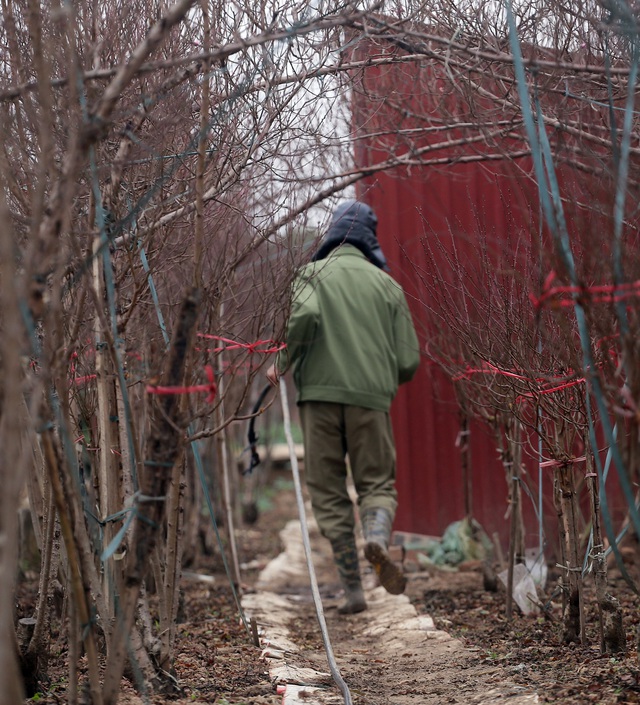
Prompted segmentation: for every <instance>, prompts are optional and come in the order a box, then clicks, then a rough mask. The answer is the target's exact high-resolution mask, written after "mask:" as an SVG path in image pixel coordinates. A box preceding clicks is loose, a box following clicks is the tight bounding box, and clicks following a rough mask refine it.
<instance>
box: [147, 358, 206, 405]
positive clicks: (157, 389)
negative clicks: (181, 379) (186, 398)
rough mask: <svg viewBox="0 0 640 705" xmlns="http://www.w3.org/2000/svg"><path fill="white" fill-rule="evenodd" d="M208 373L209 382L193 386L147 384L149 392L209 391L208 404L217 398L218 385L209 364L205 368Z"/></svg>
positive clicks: (187, 392)
mask: <svg viewBox="0 0 640 705" xmlns="http://www.w3.org/2000/svg"><path fill="white" fill-rule="evenodd" d="M204 371H205V374H206V375H207V380H208V383H207V384H196V385H194V386H191V387H162V386H158V385H155V384H148V385H147V394H196V393H198V392H207V400H206V401H207V404H211V403H212V402H213V400H214V399H215V398H216V393H217V391H218V387H217V386H216V381H215V376H214V374H213V367H211V365H207V366H206V367H205V368H204Z"/></svg>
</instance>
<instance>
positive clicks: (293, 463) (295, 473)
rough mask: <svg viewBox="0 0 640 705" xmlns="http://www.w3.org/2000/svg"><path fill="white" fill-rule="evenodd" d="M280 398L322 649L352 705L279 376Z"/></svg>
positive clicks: (335, 677) (341, 690)
mask: <svg viewBox="0 0 640 705" xmlns="http://www.w3.org/2000/svg"><path fill="white" fill-rule="evenodd" d="M280 399H281V402H282V417H283V422H284V432H285V435H286V437H287V443H288V445H289V456H290V458H291V471H292V474H293V484H294V486H295V490H296V500H297V502H298V513H299V515H300V526H301V527H302V543H303V544H304V553H305V556H306V558H307V569H308V571H309V578H310V580H311V593H312V595H313V602H314V604H315V607H316V615H317V616H318V624H319V625H320V631H321V632H322V641H323V642H324V649H325V651H326V652H327V661H328V662H329V670H330V671H331V675H332V677H333V680H334V681H335V684H336V685H337V686H338V688H339V689H340V692H341V693H342V696H343V697H344V702H345V705H352V700H351V693H350V691H349V688H348V686H347V684H346V683H345V682H344V679H343V678H342V676H341V675H340V671H339V670H338V665H337V664H336V660H335V658H334V655H333V649H332V648H331V642H330V641H329V632H328V630H327V623H326V621H325V619H324V612H323V610H322V600H321V598H320V591H319V590H318V581H317V580H316V571H315V569H314V567H313V561H312V559H311V543H310V541H309V529H308V527H307V515H306V513H305V509H304V499H303V497H302V484H301V482H300V470H299V468H298V456H297V454H296V449H295V444H294V442H293V436H292V435H291V415H290V414H289V399H288V397H287V385H286V384H285V381H284V379H283V378H282V377H280Z"/></svg>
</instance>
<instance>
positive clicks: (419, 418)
mask: <svg viewBox="0 0 640 705" xmlns="http://www.w3.org/2000/svg"><path fill="white" fill-rule="evenodd" d="M387 51H389V50H388V49H386V48H384V47H382V48H381V47H380V46H378V47H374V48H373V50H372V54H371V55H373V56H381V55H384V54H385V52H387ZM443 70H444V69H437V68H434V67H432V66H426V67H425V65H422V66H421V67H420V66H418V67H416V66H415V65H411V64H403V65H400V66H398V65H395V66H391V67H384V66H380V65H376V66H372V67H371V68H368V69H366V70H365V71H364V72H363V74H362V77H361V84H360V89H359V90H358V91H356V96H355V99H354V123H355V133H356V135H357V141H356V162H357V164H358V166H359V167H360V168H365V169H368V168H372V173H371V175H370V176H369V177H367V178H366V179H365V180H363V181H362V182H361V183H360V185H359V187H358V197H359V198H361V199H362V200H364V201H366V202H367V203H369V204H370V205H371V206H372V207H373V208H374V210H375V211H376V213H377V215H378V219H379V226H378V235H379V239H380V242H381V245H382V247H383V250H384V252H385V254H386V256H387V259H388V260H389V263H390V267H391V270H392V274H393V276H394V277H395V278H396V279H397V280H398V281H399V282H400V283H401V284H402V286H403V287H404V289H405V291H406V293H407V295H408V298H409V302H410V305H411V308H412V312H413V315H414V319H415V320H416V323H417V327H418V329H419V331H420V332H421V334H422V344H423V345H428V332H427V331H426V330H424V329H423V328H422V327H421V321H422V319H423V317H424V306H425V303H427V304H428V302H425V286H424V284H425V280H426V279H429V277H430V271H431V270H433V268H434V267H435V268H447V267H451V263H452V260H451V258H450V256H451V252H452V248H453V249H455V250H456V256H458V257H462V258H464V259H465V260H466V261H467V262H470V261H472V260H473V258H474V257H475V258H478V257H479V256H481V253H480V250H479V247H478V237H479V234H480V233H482V237H483V240H484V242H489V243H491V246H492V247H494V248H495V251H496V252H498V251H499V250H500V248H501V243H505V244H506V243H507V242H509V243H510V248H511V249H512V250H513V251H516V250H517V249H518V246H519V245H518V243H522V245H523V248H522V249H523V254H522V257H523V259H522V261H521V262H520V263H519V264H518V265H517V267H516V269H517V270H518V271H517V272H514V276H521V277H523V276H524V277H527V276H531V275H532V273H533V272H537V275H538V276H543V275H544V272H543V271H542V268H541V267H540V266H537V265H536V266H533V264H532V262H531V261H530V260H531V259H532V258H534V259H535V257H536V256H537V254H536V251H535V245H534V243H533V241H534V240H535V239H536V238H537V237H538V236H541V235H540V234H541V227H542V226H541V221H540V217H539V209H538V205H537V187H536V185H535V181H534V179H533V170H532V168H531V162H530V159H529V158H528V157H527V154H526V152H527V149H528V147H527V145H526V143H525V142H524V140H523V139H522V138H520V140H518V138H517V137H513V136H512V135H511V136H509V137H508V138H507V140H508V141H509V142H508V144H507V143H506V142H505V143H504V144H503V148H504V151H505V152H506V151H509V152H510V153H511V155H515V156H512V158H511V159H506V160H500V159H498V158H494V157H493V156H489V158H488V159H487V158H486V157H487V156H488V155H490V153H493V155H494V156H499V154H498V153H499V149H500V145H499V144H496V143H495V142H492V139H493V138H488V139H480V140H478V141H477V142H475V141H474V140H473V139H469V140H468V141H466V139H465V135H467V134H468V133H465V131H464V130H463V129H462V128H461V129H459V130H458V129H450V125H451V124H456V125H457V124H458V123H464V122H465V121H468V120H469V119H470V113H469V104H468V103H467V102H465V99H464V97H463V96H461V95H459V94H456V93H455V92H452V91H451V89H450V86H449V88H447V85H448V82H447V81H446V80H445V78H444V77H443V76H442V74H441V72H442V71H443ZM439 71H440V73H439ZM491 80H492V79H491V77H490V76H489V77H487V81H491ZM476 107H477V104H476ZM488 110H490V106H488ZM485 118H487V115H485ZM494 118H495V120H496V121H498V120H499V119H500V116H499V115H494ZM427 119H428V120H427ZM474 119H477V118H474ZM447 123H449V128H448V127H447ZM425 127H427V128H428V129H426V130H425V129H424V128H425ZM420 131H422V135H423V136H422V137H420V138H418V139H415V138H414V137H413V136H412V135H414V134H416V133H418V132H420ZM442 135H446V136H444V137H443V136H442ZM438 140H441V142H442V144H441V145H440V146H438V148H437V150H436V151H435V153H434V154H432V155H430V158H431V162H432V164H431V166H429V167H426V168H425V167H421V166H419V165H415V164H412V163H411V159H410V157H411V154H412V151H413V152H416V151H417V150H420V149H422V148H423V147H425V146H428V145H429V144H431V145H434V144H435V145H437V144H438ZM390 155H393V156H396V157H397V156H399V155H405V156H408V157H409V158H408V165H407V166H402V167H399V168H395V169H393V170H383V169H380V170H378V169H377V168H376V166H375V165H379V164H383V163H384V162H385V160H387V159H388V158H389V157H390ZM483 157H484V158H483ZM418 161H419V160H418V159H416V164H417V162H418ZM569 178H571V177H570V176H569ZM425 242H431V243H436V245H435V246H434V247H433V248H425ZM514 243H515V246H514ZM427 249H430V251H429V252H428V251H427ZM434 252H435V253H436V254H435V257H434ZM491 257H492V255H491V254H489V255H488V259H489V260H491ZM498 259H499V258H498ZM485 264H486V263H485ZM445 278H446V277H445ZM537 290H539V281H538V282H534V281H532V282H531V291H532V292H534V291H537ZM392 417H393V424H394V433H395V437H396V444H397V452H398V491H399V511H398V514H397V517H396V526H395V528H396V529H398V530H402V531H408V532H416V533H421V534H430V535H441V534H442V533H443V531H444V530H445V528H446V527H447V526H448V525H449V524H450V523H452V522H454V521H457V520H459V519H461V518H463V517H464V516H465V501H464V497H465V486H466V483H465V481H464V479H463V470H462V463H461V452H460V446H461V442H460V441H461V440H462V441H463V442H464V438H462V437H461V436H460V435H459V434H460V430H461V426H460V415H459V409H458V405H457V404H456V400H455V395H454V391H453V386H452V385H451V383H450V382H449V381H448V379H447V377H446V375H445V374H444V373H443V372H442V371H441V370H440V369H439V368H438V366H437V365H433V364H429V363H428V361H427V360H426V359H425V360H424V361H423V364H422V365H421V368H420V370H419V371H418V374H417V376H416V378H415V380H414V381H412V382H411V383H410V384H408V385H405V386H404V387H402V388H401V390H400V392H399V394H398V397H397V399H396V400H395V402H394V405H393V407H392ZM469 441H470V459H471V470H470V477H471V483H470V484H471V509H472V513H473V516H474V517H475V518H476V519H477V520H478V521H479V522H480V524H481V525H482V526H483V528H484V529H485V531H486V532H487V533H488V534H489V535H490V536H491V535H493V534H494V533H497V534H498V535H499V536H500V538H501V540H502V543H503V545H504V546H506V544H507V542H508V534H509V520H508V518H507V512H508V508H509V504H508V495H509V492H508V487H507V480H506V477H505V471H504V469H503V466H502V463H501V461H500V459H499V456H498V452H497V449H496V441H495V439H494V438H493V436H492V434H491V433H490V431H489V429H488V427H487V426H486V425H484V424H482V423H480V422H477V421H472V423H471V433H470V436H469ZM531 447H535V439H532V442H531ZM525 466H526V468H527V472H528V473H529V477H528V478H527V485H528V487H529V489H530V490H532V491H533V494H532V495H531V496H529V495H527V494H526V493H525V495H524V498H523V510H524V520H525V532H526V536H525V545H526V546H528V547H537V546H538V541H539V524H538V520H537V518H536V512H537V511H538V509H539V507H538V501H539V500H538V497H537V496H536V493H537V491H538V483H539V480H541V483H542V497H543V514H544V527H545V534H546V536H547V537H548V538H549V539H551V540H552V541H555V540H556V536H557V517H556V512H555V510H554V508H553V503H552V500H551V497H552V493H551V483H552V478H551V475H550V473H549V471H546V474H544V475H542V477H541V478H540V476H539V471H538V467H537V463H536V461H535V457H533V454H532V455H531V456H530V457H529V459H528V461H527V462H526V463H525ZM612 484H616V483H615V479H613V480H612ZM610 489H611V488H610ZM616 492H617V494H618V496H619V491H618V490H617V487H616V488H614V494H615V493H616ZM553 551H554V547H553V546H551V547H550V553H553Z"/></svg>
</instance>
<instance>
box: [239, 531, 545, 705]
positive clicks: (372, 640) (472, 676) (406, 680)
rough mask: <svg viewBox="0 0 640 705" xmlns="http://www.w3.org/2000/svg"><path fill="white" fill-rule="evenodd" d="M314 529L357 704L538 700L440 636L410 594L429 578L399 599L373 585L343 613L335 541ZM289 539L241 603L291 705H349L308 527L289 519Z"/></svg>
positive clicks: (414, 581) (413, 582) (516, 704)
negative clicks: (337, 678) (352, 611)
mask: <svg viewBox="0 0 640 705" xmlns="http://www.w3.org/2000/svg"><path fill="white" fill-rule="evenodd" d="M309 522H310V530H311V547H312V552H313V561H314V567H315V571H316V576H317V580H318V584H319V586H320V590H321V593H322V596H323V605H324V607H323V609H324V615H325V619H326V623H327V628H328V632H329V637H330V641H331V646H332V649H333V653H334V656H335V659H336V663H337V666H338V669H339V671H340V673H341V675H342V678H343V679H344V681H345V682H346V684H347V687H348V689H349V692H350V695H351V699H352V702H353V705H440V704H444V703H465V704H467V705H473V704H479V703H482V704H483V705H491V704H493V703H502V702H506V701H507V700H508V702H509V703H511V704H513V705H525V704H527V705H528V704H529V703H537V702H539V699H538V696H537V694H536V693H533V692H531V691H528V690H527V689H525V688H524V687H522V686H520V685H516V684H515V683H512V682H508V681H507V680H506V679H505V674H504V669H502V668H501V667H500V666H497V665H492V664H487V663H486V662H484V661H483V659H482V658H481V657H480V655H479V654H478V653H477V652H476V651H474V650H472V649H468V648H465V647H464V646H463V645H462V643H461V642H460V641H458V640H456V639H454V638H453V637H451V636H450V635H449V634H447V633H446V632H444V631H441V630H438V629H436V628H435V626H434V623H433V620H432V619H431V618H430V617H429V616H428V615H426V614H418V612H417V611H416V609H415V607H414V606H413V605H412V604H411V601H410V597H411V596H412V595H422V594H423V592H424V590H425V588H426V585H427V582H429V584H430V581H429V580H428V578H425V577H423V576H419V575H412V576H410V580H409V585H408V587H407V594H405V595H400V596H392V595H388V594H387V593H386V592H385V591H384V590H383V589H382V588H379V587H373V585H372V586H371V587H370V588H369V589H366V596H367V602H368V604H369V609H368V610H367V611H366V612H363V613H361V614H357V615H351V616H346V617H345V616H341V615H338V613H337V612H336V609H335V604H336V601H337V600H336V599H335V598H336V596H337V592H338V585H337V575H336V572H335V568H334V567H333V563H332V560H331V555H330V549H329V544H328V542H327V541H325V540H324V539H322V538H321V537H320V536H319V534H318V532H317V529H316V528H315V525H314V523H313V521H312V519H309ZM281 536H282V541H283V544H284V551H283V553H282V554H280V555H279V556H278V557H277V558H275V559H274V560H273V561H271V562H270V563H269V565H267V567H266V568H265V569H264V571H263V572H262V574H261V575H260V578H259V580H258V583H257V586H256V587H257V592H255V593H253V594H250V595H245V597H244V598H243V604H244V607H245V609H246V611H247V613H248V614H249V615H250V616H252V617H254V618H255V620H256V622H257V625H258V627H259V628H260V632H261V640H262V644H263V653H262V658H264V659H265V661H266V663H267V665H268V668H269V673H270V676H271V678H272V681H275V682H277V683H281V684H282V685H286V689H284V697H283V705H295V703H306V704H307V705H334V704H339V703H343V702H345V700H344V697H343V696H342V695H341V693H340V691H339V689H338V687H337V686H336V685H335V683H334V681H333V678H332V677H331V675H330V669H329V666H328V661H327V656H326V653H325V650H324V646H323V642H322V637H321V631H320V628H319V626H318V621H317V616H316V611H315V607H314V604H313V600H312V596H311V590H310V581H309V576H308V572H307V566H306V561H305V556H304V548H303V543H302V534H301V530H300V522H299V521H298V520H294V521H291V522H289V523H288V524H287V526H286V527H285V529H284V530H283V532H282V534H281ZM367 582H369V583H371V582H372V581H371V576H369V580H368V581H367V580H365V583H367ZM365 588H366V585H365Z"/></svg>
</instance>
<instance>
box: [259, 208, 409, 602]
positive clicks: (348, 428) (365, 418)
mask: <svg viewBox="0 0 640 705" xmlns="http://www.w3.org/2000/svg"><path fill="white" fill-rule="evenodd" d="M377 222H378V221H377V218H376V215H375V213H374V212H373V210H372V209H371V208H370V207H369V206H367V205H366V204H365V203H362V202H360V201H347V202H345V203H343V204H341V205H340V206H339V207H338V208H337V209H336V211H335V213H334V214H333V217H332V219H331V223H330V226H329V230H328V232H327V234H326V236H325V238H324V239H323V241H322V243H321V245H320V248H319V250H318V252H317V253H316V254H315V256H314V257H313V261H312V262H311V263H310V264H308V265H306V266H305V267H303V268H302V269H301V271H300V273H299V275H298V276H297V279H296V283H295V284H294V290H293V299H292V309H291V316H290V319H289V323H288V330H287V341H286V342H287V347H286V350H284V351H283V352H282V353H281V354H280V356H279V358H278V360H277V362H276V364H275V365H274V366H272V367H271V368H270V369H269V371H268V372H267V377H268V378H269V380H270V381H271V382H272V383H273V384H276V383H277V380H278V376H279V375H281V374H283V373H284V372H285V371H286V370H287V369H289V368H290V369H291V370H292V373H293V379H294V382H295V386H296V390H297V403H298V404H299V410H300V419H301V423H302V432H303V440H304V448H305V477H306V482H307V486H308V489H309V494H310V497H311V505H312V508H313V513H314V516H315V518H316V521H317V523H318V526H319V528H320V532H321V533H322V535H323V536H325V537H326V538H327V539H329V541H330V542H331V547H332V549H333V556H334V561H335V564H336V566H337V569H338V574H339V576H340V582H341V584H342V587H343V588H344V592H345V597H346V599H345V601H344V602H343V603H342V604H341V605H339V607H338V612H340V613H341V614H353V613H356V612H362V611H363V610H365V609H366V608H367V604H366V602H365V598H364V593H363V590H362V582H361V578H360V569H359V565H358V553H357V550H356V541H355V518H354V508H353V504H352V502H351V499H350V497H349V494H348V491H347V465H346V456H348V458H349V466H350V469H351V474H352V478H353V483H354V486H355V489H356V493H357V503H358V508H359V511H360V517H361V521H362V529H363V533H364V538H365V557H366V558H367V560H368V561H369V562H370V563H371V565H372V566H373V567H374V569H375V571H376V573H377V575H378V577H379V579H380V584H381V585H382V586H383V587H384V588H385V589H386V590H387V591H388V592H390V593H392V594H400V593H402V592H403V591H404V589H405V586H406V578H405V577H404V575H403V574H402V571H401V569H400V568H399V567H398V566H396V564H395V563H394V562H393V561H392V560H391V558H390V557H389V553H388V547H389V540H390V537H391V527H392V524H393V520H394V517H395V513H396V508H397V492H396V489H395V477H396V464H395V458H396V452H395V444H394V440H393V434H392V429H391V421H390V416H389V408H390V406H391V402H392V400H393V398H394V397H395V394H396V392H397V390H398V385H400V384H402V383H404V382H408V381H409V380H410V379H411V378H412V377H413V375H414V373H415V371H416V369H417V367H418V364H419V361H420V355H419V346H418V339H417V336H416V332H415V328H414V326H413V322H412V320H411V314H410V312H409V307H408V306H407V302H406V299H405V295H404V292H403V291H402V288H401V287H400V285H399V284H398V283H397V282H396V281H394V280H393V279H392V278H391V276H389V274H387V273H386V271H385V270H386V268H387V267H386V259H385V257H384V255H383V253H382V250H381V248H380V245H379V243H378V239H377V235H376V227H377Z"/></svg>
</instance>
